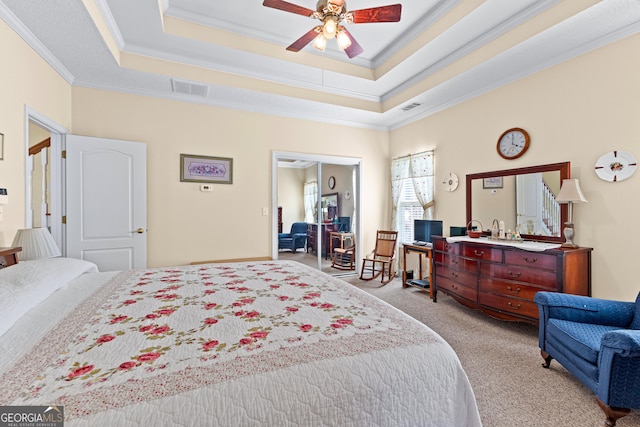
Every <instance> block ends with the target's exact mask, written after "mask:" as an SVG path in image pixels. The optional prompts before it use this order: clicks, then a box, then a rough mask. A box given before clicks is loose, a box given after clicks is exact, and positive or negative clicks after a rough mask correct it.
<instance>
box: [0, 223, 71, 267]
mask: <svg viewBox="0 0 640 427" xmlns="http://www.w3.org/2000/svg"><path fill="white" fill-rule="evenodd" d="M12 246H21V247H22V252H20V253H18V258H19V259H20V260H21V261H26V260H30V259H38V258H53V257H57V256H61V255H62V253H60V249H59V248H58V245H56V242H55V240H53V236H52V235H51V233H49V230H47V229H46V228H25V229H22V230H18V232H17V233H16V237H15V238H14V239H13V244H12Z"/></svg>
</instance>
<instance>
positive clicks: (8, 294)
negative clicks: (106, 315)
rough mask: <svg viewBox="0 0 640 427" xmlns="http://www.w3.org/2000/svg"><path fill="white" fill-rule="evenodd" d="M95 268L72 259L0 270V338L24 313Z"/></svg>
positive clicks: (39, 262)
mask: <svg viewBox="0 0 640 427" xmlns="http://www.w3.org/2000/svg"><path fill="white" fill-rule="evenodd" d="M88 272H95V273H97V272H98V267H97V266H96V265H95V264H94V263H92V262H88V261H84V260H81V259H75V258H45V259H38V260H32V261H21V262H19V263H18V264H16V265H12V266H10V267H6V268H3V269H0V335H2V334H4V333H5V332H6V331H7V330H9V328H11V326H13V324H14V323H15V322H16V321H17V320H18V319H19V318H20V317H21V316H22V315H23V314H25V313H26V312H27V311H29V310H31V309H32V308H34V307H35V306H36V305H38V304H39V303H40V302H42V301H44V300H45V299H47V297H48V296H49V295H51V294H52V293H53V292H55V291H56V290H58V289H60V288H61V287H63V286H64V285H66V284H67V283H69V282H70V281H72V280H73V279H75V278H76V277H78V276H80V275H81V274H84V273H88Z"/></svg>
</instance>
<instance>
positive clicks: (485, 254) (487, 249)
mask: <svg viewBox="0 0 640 427" xmlns="http://www.w3.org/2000/svg"><path fill="white" fill-rule="evenodd" d="M503 252H504V251H503V250H502V249H498V248H495V247H492V246H489V245H478V246H475V245H464V246H462V251H461V254H460V255H462V256H466V257H469V258H473V259H477V260H482V261H492V262H502V257H503Z"/></svg>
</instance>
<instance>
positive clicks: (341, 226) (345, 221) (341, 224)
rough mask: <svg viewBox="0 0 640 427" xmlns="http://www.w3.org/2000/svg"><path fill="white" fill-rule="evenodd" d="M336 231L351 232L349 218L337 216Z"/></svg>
mask: <svg viewBox="0 0 640 427" xmlns="http://www.w3.org/2000/svg"><path fill="white" fill-rule="evenodd" d="M338 231H340V232H343V233H349V232H350V231H351V217H350V216H339V217H338Z"/></svg>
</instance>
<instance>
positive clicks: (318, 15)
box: [262, 0, 402, 58]
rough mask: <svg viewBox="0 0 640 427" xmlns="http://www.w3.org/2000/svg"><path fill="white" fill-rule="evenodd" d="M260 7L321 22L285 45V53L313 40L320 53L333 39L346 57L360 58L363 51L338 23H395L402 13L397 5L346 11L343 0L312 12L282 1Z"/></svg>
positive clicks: (322, 2)
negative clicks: (358, 56) (328, 41)
mask: <svg viewBox="0 0 640 427" xmlns="http://www.w3.org/2000/svg"><path fill="white" fill-rule="evenodd" d="M262 5H263V6H266V7H272V8H274V9H279V10H284V11H285V12H291V13H296V14H298V15H304V16H308V17H309V18H314V19H319V20H320V21H321V22H322V24H321V25H318V26H316V27H314V28H312V29H311V30H309V31H308V32H307V33H306V34H304V35H303V36H302V37H300V38H299V39H298V40H296V41H295V42H293V43H292V44H291V45H289V46H288V47H287V50H289V51H292V52H298V51H299V50H300V49H302V48H303V47H305V46H306V45H308V44H309V43H311V41H313V46H314V47H315V48H316V49H318V50H321V51H324V49H325V47H326V45H327V40H330V39H332V38H334V37H335V39H336V40H337V42H338V47H339V48H340V49H341V50H344V52H345V53H346V54H347V56H348V57H349V58H353V57H355V56H357V55H360V54H361V53H362V52H363V51H364V49H362V46H360V45H359V44H358V42H357V41H356V40H355V39H354V38H353V36H352V35H351V33H349V31H348V30H347V29H346V28H345V27H344V26H343V25H341V24H342V23H348V24H367V23H372V22H398V21H400V14H401V12H402V5H401V4H393V5H389V6H380V7H372V8H369V9H360V10H352V11H347V5H346V3H345V1H344V0H319V1H318V3H317V5H316V10H311V9H307V8H306V7H302V6H298V5H295V4H293V3H289V2H286V1H284V0H264V2H263V3H262Z"/></svg>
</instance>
